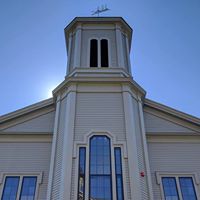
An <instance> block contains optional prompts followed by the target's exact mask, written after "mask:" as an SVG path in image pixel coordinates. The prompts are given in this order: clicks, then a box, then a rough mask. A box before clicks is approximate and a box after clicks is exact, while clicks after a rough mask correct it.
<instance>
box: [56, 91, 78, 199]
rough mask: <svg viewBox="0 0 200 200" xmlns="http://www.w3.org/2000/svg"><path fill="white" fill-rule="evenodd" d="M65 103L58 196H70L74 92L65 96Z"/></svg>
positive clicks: (74, 108)
mask: <svg viewBox="0 0 200 200" xmlns="http://www.w3.org/2000/svg"><path fill="white" fill-rule="evenodd" d="M66 103H67V105H66V109H65V117H64V119H63V121H65V123H64V132H63V134H64V138H63V156H62V171H61V188H60V198H61V199H63V200H64V199H70V198H71V188H72V185H71V180H72V177H71V173H72V158H73V156H72V155H73V137H74V125H75V112H76V92H70V93H69V94H68V96H67V102H66Z"/></svg>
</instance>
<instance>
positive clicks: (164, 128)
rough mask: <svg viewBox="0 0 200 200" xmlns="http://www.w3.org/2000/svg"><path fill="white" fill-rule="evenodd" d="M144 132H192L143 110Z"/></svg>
mask: <svg viewBox="0 0 200 200" xmlns="http://www.w3.org/2000/svg"><path fill="white" fill-rule="evenodd" d="M144 120H145V128H146V132H154V133H159V132H160V133H162V132H166V133H167V132H169V133H170V132H175V133H176V132H186V133H187V132H193V131H192V130H190V129H188V128H185V127H183V126H181V125H179V124H176V123H175V122H171V121H169V120H166V119H163V118H160V117H158V116H155V115H153V114H150V113H147V112H144Z"/></svg>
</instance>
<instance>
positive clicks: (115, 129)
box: [75, 93, 125, 140]
mask: <svg viewBox="0 0 200 200" xmlns="http://www.w3.org/2000/svg"><path fill="white" fill-rule="evenodd" d="M92 130H101V131H109V132H111V133H112V134H114V135H116V137H117V139H118V140H125V128H124V111H123V101H122V95H121V93H77V109H76V121H75V140H83V136H84V135H85V134H87V133H88V132H90V131H92Z"/></svg>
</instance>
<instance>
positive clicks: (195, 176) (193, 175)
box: [156, 172, 200, 200]
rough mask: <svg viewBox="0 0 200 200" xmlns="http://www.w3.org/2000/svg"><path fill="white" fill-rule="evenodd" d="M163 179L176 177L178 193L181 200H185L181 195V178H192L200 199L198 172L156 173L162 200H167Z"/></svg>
mask: <svg viewBox="0 0 200 200" xmlns="http://www.w3.org/2000/svg"><path fill="white" fill-rule="evenodd" d="M162 177H174V178H175V180H176V186H177V191H178V195H179V198H180V200H183V198H182V194H181V189H180V183H179V179H178V178H179V177H190V178H192V180H193V184H194V190H195V193H196V196H197V199H200V196H199V190H198V187H197V185H199V184H200V180H199V176H198V173H197V172H156V181H157V184H158V185H160V191H161V197H162V200H165V196H164V191H163V184H162Z"/></svg>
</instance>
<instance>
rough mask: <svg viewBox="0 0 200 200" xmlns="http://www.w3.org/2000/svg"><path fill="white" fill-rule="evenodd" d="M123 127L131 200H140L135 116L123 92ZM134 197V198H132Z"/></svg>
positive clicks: (129, 100) (127, 93)
mask: <svg viewBox="0 0 200 200" xmlns="http://www.w3.org/2000/svg"><path fill="white" fill-rule="evenodd" d="M123 100H124V112H125V127H126V137H127V151H128V166H129V174H130V188H131V199H137V200H141V199H142V197H141V193H140V177H139V164H138V156H137V155H138V152H137V143H136V129H135V127H136V126H135V115H134V109H133V102H132V96H131V94H130V93H129V92H128V91H123ZM133 197H134V198H133Z"/></svg>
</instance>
